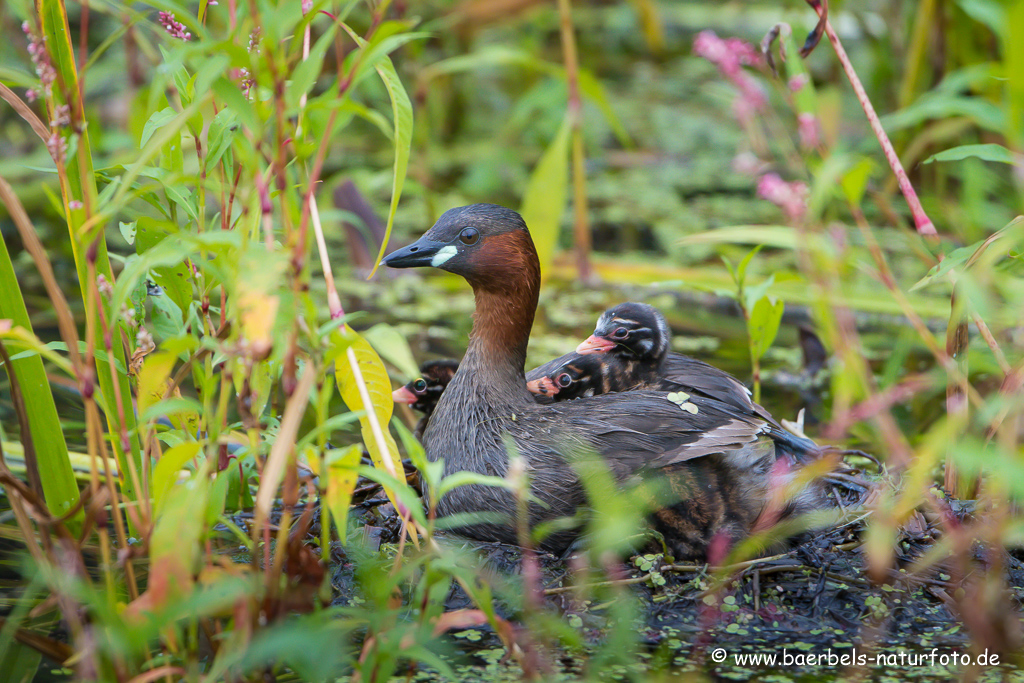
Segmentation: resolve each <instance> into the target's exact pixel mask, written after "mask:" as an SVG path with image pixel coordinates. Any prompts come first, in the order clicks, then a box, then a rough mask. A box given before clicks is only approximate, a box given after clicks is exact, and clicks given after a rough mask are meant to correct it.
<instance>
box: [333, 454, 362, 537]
mask: <svg viewBox="0 0 1024 683" xmlns="http://www.w3.org/2000/svg"><path fill="white" fill-rule="evenodd" d="M362 456H363V448H362V446H360V445H359V444H357V443H356V444H352V445H350V446H346V447H345V448H337V449H334V450H331V451H328V452H327V454H326V456H325V457H326V460H327V496H326V500H325V502H326V503H327V508H328V509H329V510H330V511H331V519H333V520H334V525H335V527H337V529H338V538H340V539H341V540H342V541H343V542H344V540H345V534H346V530H347V528H348V526H347V525H348V508H349V504H350V503H351V502H352V491H353V490H354V489H355V487H356V480H357V479H358V478H359V461H360V459H361V458H362Z"/></svg>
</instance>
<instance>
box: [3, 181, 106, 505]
mask: <svg viewBox="0 0 1024 683" xmlns="http://www.w3.org/2000/svg"><path fill="white" fill-rule="evenodd" d="M0 183H3V186H4V187H3V189H4V190H5V191H6V190H9V189H10V186H9V185H7V182H6V181H4V180H0ZM12 192H13V191H12ZM5 193H6V192H5ZM12 208H13V207H12ZM18 208H20V207H18ZM12 213H13V211H12ZM0 291H2V292H3V295H2V296H0V320H5V321H10V322H12V323H13V325H14V326H15V328H14V329H13V330H9V331H8V333H10V332H14V331H16V330H17V329H18V328H22V329H23V330H24V331H25V332H26V333H28V334H32V336H33V337H34V334H33V333H32V322H31V319H30V318H29V314H28V309H27V308H26V307H25V300H24V298H23V296H22V293H21V288H20V287H19V285H18V278H17V275H16V273H15V271H14V265H13V263H12V262H11V257H10V255H9V253H8V252H7V245H6V243H5V241H4V239H3V238H2V237H0ZM5 342H6V340H5ZM0 372H3V373H4V374H5V375H6V374H7V373H13V374H14V376H15V377H16V378H17V380H18V384H19V388H20V390H21V397H22V400H23V401H24V404H25V411H26V413H27V417H28V424H29V430H30V431H31V433H32V444H33V446H34V449H35V456H36V462H37V465H38V468H39V477H40V479H41V482H42V485H43V495H44V497H45V499H46V505H47V507H48V508H50V512H51V513H52V514H54V515H64V514H66V513H67V512H68V511H69V510H71V508H72V507H74V506H75V505H76V504H77V503H78V495H79V494H78V485H77V484H76V483H75V475H74V473H73V472H72V470H71V462H70V461H69V460H68V447H67V443H66V442H65V440H64V430H63V429H62V428H61V424H60V419H59V417H58V415H57V406H56V404H55V403H54V400H53V393H52V391H51V390H50V382H49V380H48V379H47V377H46V368H45V367H43V361H42V359H41V358H40V357H39V355H38V354H35V353H33V354H32V355H31V356H30V357H25V358H23V359H20V360H14V359H12V360H11V367H10V368H4V369H3V370H2V371H0ZM107 376H108V377H109V376H110V373H109V371H108V372H107ZM5 380H6V377H5ZM8 419H10V420H13V419H14V418H13V417H10V418H7V417H5V418H4V420H5V423H6V421H7V420H8ZM5 430H6V426H5Z"/></svg>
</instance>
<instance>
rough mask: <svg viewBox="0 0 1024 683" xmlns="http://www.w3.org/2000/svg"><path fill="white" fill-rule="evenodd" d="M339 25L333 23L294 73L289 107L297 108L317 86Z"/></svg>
mask: <svg viewBox="0 0 1024 683" xmlns="http://www.w3.org/2000/svg"><path fill="white" fill-rule="evenodd" d="M337 30H338V24H336V23H334V22H331V24H330V27H329V28H328V29H327V30H326V31H324V33H323V35H321V36H320V38H318V39H317V41H316V43H315V44H314V45H313V47H312V48H310V50H309V57H307V58H306V59H305V60H303V62H302V63H301V64H299V65H298V66H297V67H295V70H294V71H292V78H291V82H290V83H289V84H288V86H287V90H286V96H287V103H288V106H289V107H297V106H298V104H299V100H301V99H302V96H303V95H308V94H309V91H310V90H312V89H313V86H314V85H315V84H316V79H317V76H319V75H320V72H321V71H323V69H324V63H323V62H324V55H325V54H326V53H327V48H329V47H330V46H331V45H332V44H333V41H334V34H335V33H336V32H337Z"/></svg>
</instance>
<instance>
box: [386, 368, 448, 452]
mask: <svg viewBox="0 0 1024 683" xmlns="http://www.w3.org/2000/svg"><path fill="white" fill-rule="evenodd" d="M458 369H459V361H457V360H453V359H451V358H442V359H440V360H428V361H426V362H424V363H422V364H421V365H420V376H419V377H417V378H416V379H414V380H411V381H410V382H408V383H407V384H406V385H405V386H403V387H401V388H399V389H397V390H395V391H394V392H393V393H392V394H391V397H392V398H393V399H394V400H395V401H396V402H400V403H406V404H408V405H409V407H410V408H412V409H413V410H416V411H419V412H421V413H423V417H421V418H420V421H419V422H418V423H417V424H416V429H415V430H414V431H413V433H414V434H415V435H416V438H417V439H422V438H423V432H424V431H425V430H426V428H427V423H429V422H430V416H431V415H433V414H434V408H436V407H437V402H438V401H439V400H441V394H443V393H444V390H445V388H446V387H447V386H448V384H449V382H451V381H452V377H454V376H455V372H456V371H457V370H458Z"/></svg>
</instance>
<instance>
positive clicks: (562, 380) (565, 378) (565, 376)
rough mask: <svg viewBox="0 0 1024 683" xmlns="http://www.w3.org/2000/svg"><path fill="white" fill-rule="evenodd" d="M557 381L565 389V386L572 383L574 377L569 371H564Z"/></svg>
mask: <svg viewBox="0 0 1024 683" xmlns="http://www.w3.org/2000/svg"><path fill="white" fill-rule="evenodd" d="M555 382H556V383H557V384H558V386H560V387H562V388H563V389H564V388H565V387H567V386H569V385H570V384H572V377H570V376H569V373H568V372H563V373H562V374H561V375H559V376H558V377H556V378H555Z"/></svg>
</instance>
